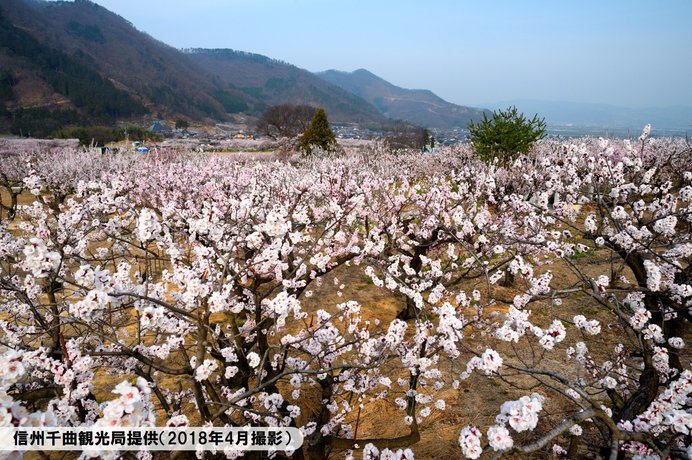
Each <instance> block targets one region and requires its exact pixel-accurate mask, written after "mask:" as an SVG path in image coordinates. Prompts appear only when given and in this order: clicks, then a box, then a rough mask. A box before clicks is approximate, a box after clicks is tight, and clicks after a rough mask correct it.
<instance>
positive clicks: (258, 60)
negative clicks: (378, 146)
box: [187, 49, 384, 122]
mask: <svg viewBox="0 0 692 460" xmlns="http://www.w3.org/2000/svg"><path fill="white" fill-rule="evenodd" d="M187 54H188V57H189V58H190V59H191V60H192V61H193V62H194V63H196V64H197V65H198V66H199V67H200V68H201V69H204V71H205V72H206V73H207V74H208V75H210V76H211V78H212V79H214V80H215V81H219V82H221V83H222V84H224V85H228V86H232V87H235V88H240V89H241V90H242V91H243V92H245V94H247V95H249V96H251V97H254V98H257V99H258V100H261V101H262V102H264V103H265V104H266V105H268V106H270V105H276V104H308V105H314V106H317V107H323V108H324V109H325V110H326V111H327V113H328V114H329V119H330V120H332V121H356V122H372V121H382V120H384V117H383V116H382V114H381V113H380V112H379V111H378V110H377V109H376V108H375V107H374V106H372V105H371V104H369V103H367V102H366V101H365V100H363V99H362V98H360V97H358V96H355V95H354V94H352V93H350V92H348V91H345V90H343V89H342V88H340V87H339V86H338V85H333V84H331V83H329V82H327V81H325V80H323V79H321V78H318V77H316V76H315V75H314V74H312V73H310V72H308V71H307V70H303V69H300V68H298V67H296V66H293V65H291V64H288V63H285V62H282V61H277V60H275V59H270V58H268V57H266V56H262V55H259V54H252V53H245V52H241V51H235V50H231V49H190V50H187Z"/></svg>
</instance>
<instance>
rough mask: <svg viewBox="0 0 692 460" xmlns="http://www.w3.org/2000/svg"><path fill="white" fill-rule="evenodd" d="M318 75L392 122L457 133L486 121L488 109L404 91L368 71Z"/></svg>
mask: <svg viewBox="0 0 692 460" xmlns="http://www.w3.org/2000/svg"><path fill="white" fill-rule="evenodd" d="M316 75H318V76H319V77H320V78H323V79H324V80H326V81H328V82H329V83H332V84H334V85H337V86H340V87H341V88H343V89H345V90H347V91H349V92H351V93H353V94H355V95H357V96H359V97H361V98H363V99H364V100H366V101H367V102H369V103H371V104H373V105H374V106H375V107H377V108H378V109H379V110H380V112H382V113H383V114H384V115H385V116H387V117H389V118H394V119H399V120H404V121H407V122H410V123H414V124H417V125H421V126H426V127H434V128H443V129H453V128H466V126H467V125H468V123H469V122H470V121H479V120H480V119H481V118H482V117H483V112H484V109H478V108H473V107H465V106H461V105H457V104H452V103H451V102H447V101H445V100H444V99H442V98H440V97H439V96H437V95H435V94H434V93H433V92H432V91H429V90H422V89H405V88H401V87H399V86H396V85H393V84H392V83H389V82H388V81H386V80H384V79H382V78H380V77H378V76H377V75H375V74H373V73H372V72H370V71H368V70H365V69H358V70H355V71H353V72H343V71H339V70H326V71H324V72H318V73H316ZM486 112H487V111H486Z"/></svg>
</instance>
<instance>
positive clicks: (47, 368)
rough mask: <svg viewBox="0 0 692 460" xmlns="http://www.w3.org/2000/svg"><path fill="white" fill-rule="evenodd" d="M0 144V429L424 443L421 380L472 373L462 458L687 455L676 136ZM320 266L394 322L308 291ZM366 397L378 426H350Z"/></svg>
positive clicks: (680, 157)
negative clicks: (504, 160)
mask: <svg viewBox="0 0 692 460" xmlns="http://www.w3.org/2000/svg"><path fill="white" fill-rule="evenodd" d="M375 154H376V156H375ZM3 160H5V159H3ZM6 160H7V161H3V163H2V165H0V169H2V171H0V172H1V173H2V174H0V178H3V180H7V181H10V180H11V181H13V183H12V187H14V189H15V190H16V187H17V186H18V184H19V186H20V187H22V188H23V190H24V194H25V195H26V194H27V193H29V194H31V196H32V199H31V200H30V201H31V204H29V205H23V206H15V208H16V212H13V213H12V214H11V215H7V214H5V215H3V217H2V220H0V343H1V347H2V348H1V349H0V423H1V424H3V425H5V426H30V425H31V426H90V425H111V426H116V425H130V426H152V425H170V426H180V425H214V426H245V425H253V426H293V427H298V428H300V429H301V431H302V432H303V433H304V435H305V440H306V441H305V445H304V447H303V449H301V450H297V451H295V452H287V453H286V455H288V456H291V457H292V458H305V457H307V458H311V459H322V458H327V457H328V456H329V455H330V454H335V453H337V452H344V451H345V452H346V455H347V456H361V455H362V456H364V458H368V459H375V458H410V457H412V455H413V451H415V452H416V454H417V455H418V456H419V457H425V452H421V451H417V450H416V442H417V441H419V440H420V439H421V427H423V426H424V425H425V424H426V423H429V422H427V419H428V418H429V417H430V415H431V414H432V413H434V412H436V411H445V410H447V408H448V405H449V404H450V403H453V402H459V401H462V402H463V394H462V393H459V394H458V395H457V396H456V397H454V400H449V398H448V396H447V397H443V396H442V394H443V393H444V394H445V395H449V394H450V393H449V389H458V388H460V387H461V386H464V385H465V384H466V383H465V380H467V379H472V380H473V379H478V378H488V379H493V380H494V381H495V382H497V384H498V385H501V386H503V387H506V388H508V389H511V390H512V392H513V393H511V394H516V395H517V396H516V398H515V397H512V398H510V399H508V400H507V401H506V402H504V403H503V404H502V405H501V407H496V408H491V410H492V411H494V413H495V414H496V417H495V419H494V421H493V422H492V423H489V424H485V425H482V426H477V425H474V424H473V423H472V422H473V421H472V420H469V421H467V422H464V423H462V424H461V425H460V426H459V437H458V443H459V444H458V446H457V447H456V449H457V452H458V453H459V454H463V455H464V456H466V457H467V458H478V457H479V456H481V455H482V454H483V453H484V452H485V453H486V455H488V456H490V457H499V456H501V455H503V454H505V453H511V452H515V453H516V452H518V453H520V454H529V453H531V452H536V451H551V452H552V453H554V454H555V455H569V456H571V457H577V456H582V455H594V456H596V455H600V456H603V457H610V458H618V456H620V455H632V456H640V457H642V458H643V457H644V456H648V457H650V458H666V457H673V458H675V457H680V458H682V457H684V456H685V455H690V454H692V452H690V449H689V446H690V444H692V438H691V437H690V430H691V429H692V413H690V398H689V397H690V393H691V392H692V370H690V353H689V351H688V350H687V348H686V345H685V344H686V342H687V341H689V340H691V338H690V337H689V336H690V331H689V327H688V325H689V318H690V306H691V303H690V302H691V298H692V283H691V282H690V279H689V278H690V275H692V273H691V272H690V271H691V270H692V269H691V268H690V257H691V256H692V241H690V231H689V227H690V223H691V222H692V216H691V215H690V213H691V212H692V207H691V201H692V168H691V165H692V152H691V151H690V148H689V146H688V145H687V144H685V142H684V141H681V140H671V139H665V140H652V139H648V137H647V136H643V137H642V138H641V139H640V140H638V141H636V142H628V141H607V140H593V139H582V140H577V141H573V142H571V143H568V144H562V143H559V142H557V141H545V142H542V143H540V144H539V145H538V146H537V147H536V149H534V151H533V152H531V153H530V154H528V155H524V156H521V157H519V158H518V159H516V160H515V161H514V163H513V164H511V165H499V164H486V163H483V162H481V161H478V160H477V159H475V158H474V156H473V155H472V153H471V152H470V151H469V150H467V149H466V148H452V149H448V150H443V151H442V152H440V153H438V154H436V155H427V156H424V157H421V156H418V155H400V156H397V157H394V156H392V155H390V154H388V153H387V152H383V151H377V152H370V155H351V156H346V157H343V158H331V159H310V160H306V161H305V162H303V163H299V164H295V165H288V164H282V163H272V162H262V161H260V162H246V161H240V160H235V159H233V158H230V157H226V158H221V157H214V158H199V157H192V156H186V155H175V156H174V155H170V156H168V155H161V156H158V157H153V158H142V157H126V156H123V157H109V158H105V157H104V158H94V157H92V156H90V155H87V154H84V153H79V152H67V151H66V152H63V153H60V154H55V155H52V156H37V155H32V154H17V155H15V156H12V157H9V158H7V159H6ZM0 185H2V184H0ZM3 199H4V198H3ZM593 259H599V260H605V262H601V263H590V262H589V261H592V260H593ZM344 271H348V272H353V271H357V272H359V273H362V275H363V276H366V277H368V278H369V279H370V281H371V282H372V284H371V289H376V290H381V291H382V292H390V293H391V295H392V296H395V297H396V298H397V299H400V304H401V309H400V313H399V314H398V315H397V317H388V316H387V315H378V314H377V311H376V308H377V306H376V305H367V304H360V303H358V302H356V301H354V300H353V299H348V298H346V297H341V299H342V301H340V302H337V303H335V304H327V303H325V302H322V301H320V299H319V298H315V297H316V294H315V293H316V292H318V293H319V292H322V291H321V290H323V289H324V288H325V286H324V285H323V283H324V282H325V281H326V280H328V281H330V282H331V281H332V280H334V278H335V275H336V274H338V273H343V272H344ZM556 273H559V274H560V276H556ZM335 282H336V284H337V285H338V284H339V282H338V280H335ZM344 289H345V286H338V290H339V294H340V295H341V294H342V292H341V291H342V290H344ZM584 307H588V308H584ZM580 308H581V309H580ZM580 312H581V313H580ZM366 313H367V314H366ZM577 313H578V314H577ZM372 316H375V317H376V319H374V320H373V319H366V318H371V317H372ZM479 343H480V344H481V346H479ZM565 363H568V364H567V365H565ZM104 381H106V382H112V384H109V385H110V387H112V391H113V393H114V394H115V395H116V397H114V398H111V399H108V398H104V396H103V395H104V394H105V393H104V383H103V382H104ZM118 382H120V383H118ZM110 387H109V388H108V390H107V391H110V389H111V388H110ZM311 401H317V402H318V403H317V404H316V405H315V404H314V403H311ZM382 401H387V402H389V403H391V404H393V405H394V406H395V407H397V408H398V410H399V411H400V418H399V420H393V421H391V422H389V421H388V423H391V424H399V425H400V426H401V427H402V430H401V433H403V434H401V435H400V436H395V437H384V436H381V435H380V433H376V432H367V433H365V434H364V433H363V432H362V430H361V432H359V426H358V425H359V421H360V414H361V412H362V411H364V412H367V411H368V410H369V408H372V407H378V406H377V404H378V403H380V402H382ZM549 414H553V415H549ZM555 414H558V415H559V416H555ZM371 431H372V430H371ZM524 432H532V433H531V434H530V435H528V436H527V435H526V433H524ZM411 449H412V450H411ZM85 455H87V456H89V455H92V454H91V453H86V454H85ZM93 455H97V453H93ZM138 455H139V456H140V457H146V456H147V454H146V453H139V454H138ZM207 455H209V454H207ZM215 455H217V456H219V457H222V458H226V457H227V458H236V457H238V456H240V455H242V453H240V452H237V451H232V450H228V449H227V450H226V451H224V452H223V453H221V452H219V453H217V454H215ZM249 455H250V454H247V456H249ZM279 455H284V454H283V453H279ZM101 456H102V457H104V456H105V454H101Z"/></svg>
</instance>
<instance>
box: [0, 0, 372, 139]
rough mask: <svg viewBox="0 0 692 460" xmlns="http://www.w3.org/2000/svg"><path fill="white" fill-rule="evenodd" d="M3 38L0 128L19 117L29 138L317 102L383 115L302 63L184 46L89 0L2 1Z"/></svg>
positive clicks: (348, 112)
mask: <svg viewBox="0 0 692 460" xmlns="http://www.w3.org/2000/svg"><path fill="white" fill-rule="evenodd" d="M0 37H2V39H0V131H2V130H7V129H9V128H8V126H9V125H10V124H12V125H16V124H17V123H24V122H25V121H26V122H27V123H29V122H30V123H29V124H28V125H27V126H28V128H25V129H24V130H23V133H24V134H26V133H27V131H29V132H31V133H32V134H35V135H40V134H43V135H46V134H48V133H49V132H50V131H51V130H52V129H55V128H57V127H58V126H57V124H59V123H60V122H63V124H80V123H104V124H109V123H111V122H112V121H113V120H116V119H117V120H121V119H130V120H144V119H149V120H151V119H152V118H167V119H171V118H189V119H197V120H202V119H209V120H217V121H226V120H229V119H232V118H233V116H234V115H233V114H236V113H243V114H247V115H252V116H258V115H259V114H261V113H262V111H264V110H265V109H266V108H267V107H268V106H270V105H274V104H279V103H301V104H313V105H319V106H321V107H323V108H325V110H326V111H327V113H328V114H329V115H330V119H332V121H337V122H357V123H373V124H375V125H377V124H381V123H385V122H386V119H385V117H384V116H383V115H382V114H381V113H380V112H379V111H378V110H377V109H376V108H375V107H374V106H372V105H371V104H369V103H367V102H365V101H364V100H362V99H361V98H359V97H357V96H354V95H353V94H351V93H349V92H347V91H345V90H343V89H342V88H339V87H337V86H335V85H332V84H330V83H328V82H325V81H324V80H322V79H320V78H318V77H316V76H315V75H313V74H312V73H310V72H308V71H306V70H303V69H299V68H298V67H295V66H293V65H290V64H287V63H285V62H281V61H277V60H273V59H270V58H267V57H264V56H260V55H256V54H252V53H243V52H236V51H233V50H187V51H185V52H184V51H181V50H178V49H175V48H173V47H170V46H168V45H166V44H164V43H162V42H160V41H158V40H155V39H153V38H152V37H150V36H149V35H148V34H146V33H145V32H142V31H139V30H137V29H136V28H134V26H133V25H132V24H131V23H130V22H128V21H127V20H125V19H123V18H122V17H120V16H118V15H117V14H115V13H113V12H111V11H109V10H107V9H106V8H104V7H101V6H99V5H97V4H95V3H92V2H90V1H88V0H75V1H74V2H71V1H70V2H68V1H55V2H53V1H51V2H48V1H45V0H2V2H1V3H0ZM27 43H28V44H29V45H30V46H29V47H28V48H27V45H26V44H27ZM78 95H81V96H79V97H78ZM104 101H106V102H108V101H111V102H109V103H104ZM3 114H4V115H5V116H4V117H3Z"/></svg>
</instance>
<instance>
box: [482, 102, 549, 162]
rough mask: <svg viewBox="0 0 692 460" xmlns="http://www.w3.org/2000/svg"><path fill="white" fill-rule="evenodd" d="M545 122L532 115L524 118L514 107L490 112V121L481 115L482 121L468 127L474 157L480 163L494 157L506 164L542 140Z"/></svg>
mask: <svg viewBox="0 0 692 460" xmlns="http://www.w3.org/2000/svg"><path fill="white" fill-rule="evenodd" d="M545 128H546V124H545V119H544V118H538V115H534V117H533V118H532V119H530V120H529V119H528V118H526V117H525V116H524V114H523V113H519V111H518V110H517V108H516V107H510V108H508V109H507V110H505V111H503V110H498V111H497V112H493V118H492V120H490V119H488V117H487V116H486V114H485V113H484V114H483V120H481V122H480V123H478V124H476V123H473V122H471V123H470V124H469V131H470V132H471V143H472V144H473V148H474V150H475V151H476V153H477V154H478V156H479V157H480V158H481V159H482V160H484V161H488V162H490V161H493V160H494V159H495V158H498V159H499V160H500V162H501V163H502V164H503V165H505V166H506V165H508V164H509V163H510V161H513V160H515V159H516V158H517V156H519V155H520V154H522V153H527V152H528V151H529V149H530V148H531V146H533V144H534V143H535V142H536V141H537V140H539V139H543V138H544V137H545Z"/></svg>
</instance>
